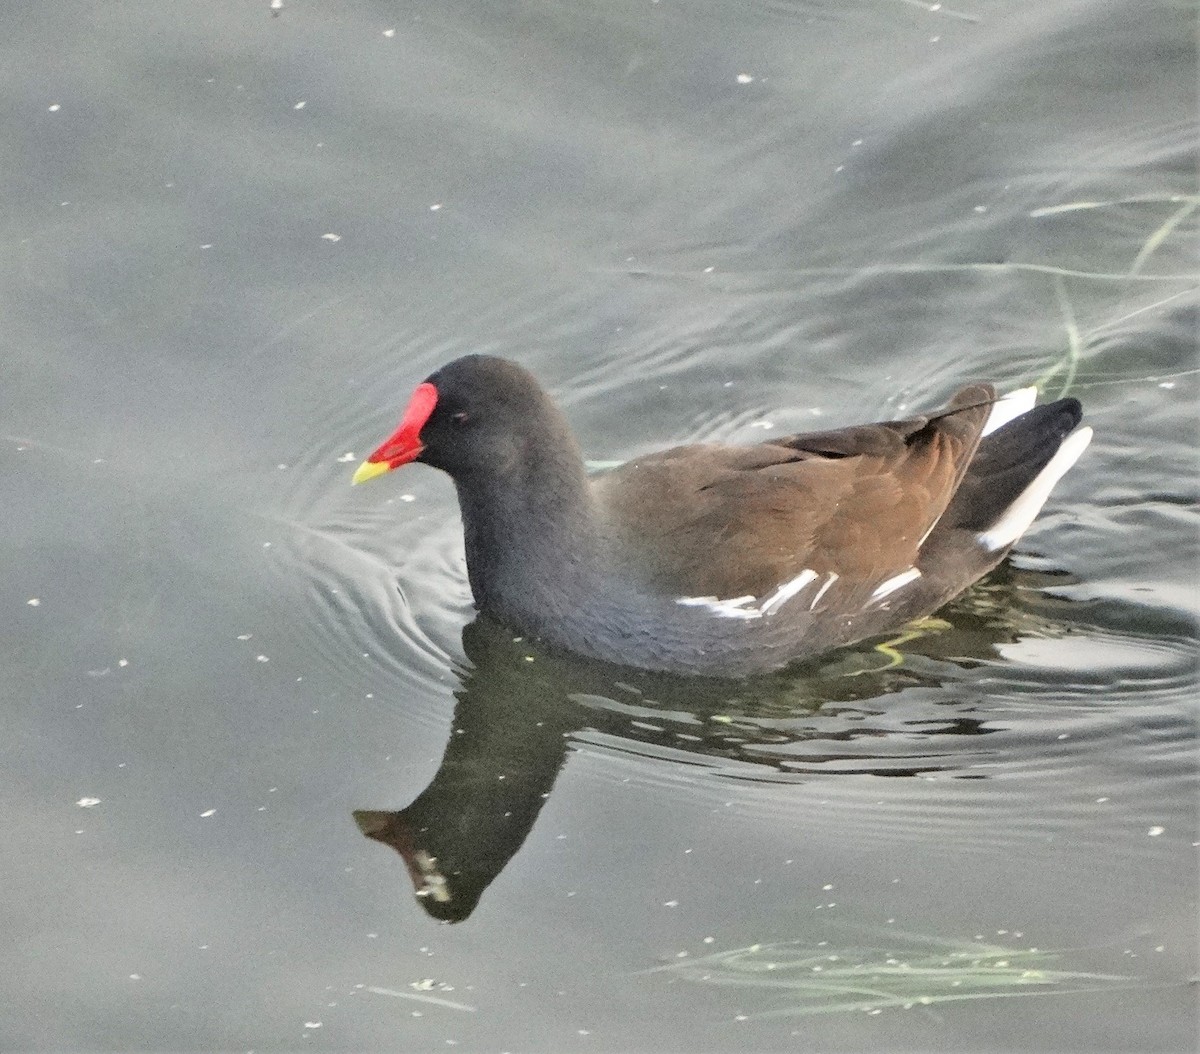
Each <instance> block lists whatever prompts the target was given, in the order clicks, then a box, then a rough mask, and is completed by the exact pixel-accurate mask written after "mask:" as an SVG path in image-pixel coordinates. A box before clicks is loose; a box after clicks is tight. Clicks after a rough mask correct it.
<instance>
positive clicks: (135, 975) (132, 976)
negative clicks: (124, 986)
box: [129, 973, 142, 981]
mask: <svg viewBox="0 0 1200 1054" xmlns="http://www.w3.org/2000/svg"><path fill="white" fill-rule="evenodd" d="M129 979H130V980H131V981H140V980H141V979H142V975H141V974H140V973H131V974H130V975H129Z"/></svg>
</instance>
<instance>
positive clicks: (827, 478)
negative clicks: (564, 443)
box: [596, 385, 995, 598]
mask: <svg viewBox="0 0 1200 1054" xmlns="http://www.w3.org/2000/svg"><path fill="white" fill-rule="evenodd" d="M994 399H995V395H994V392H993V391H992V389H991V387H990V386H986V385H975V386H972V387H971V388H966V389H964V390H963V391H961V392H959V393H958V395H956V396H955V398H954V399H953V400H952V402H951V404H950V406H949V408H948V409H947V410H946V411H944V412H943V413H941V414H938V415H936V416H933V417H929V418H914V419H912V420H909V421H891V422H884V423H881V424H875V425H862V426H859V427H855V428H846V429H840V430H836V431H829V432H809V433H803V434H800V435H794V436H787V437H784V438H781V439H775V440H772V441H770V442H767V443H762V444H759V445H756V446H748V447H727V446H715V445H695V446H686V447H676V448H674V449H671V450H666V451H663V452H661V453H659V454H654V455H651V456H648V457H644V458H638V459H636V460H634V461H631V462H629V463H628V464H626V465H623V466H621V468H619V469H616V470H614V471H613V472H611V473H608V474H607V475H606V476H603V477H601V478H600V479H599V480H598V481H597V483H596V490H597V494H598V496H599V498H600V500H601V502H602V504H603V506H604V508H605V509H606V512H607V514H608V517H609V520H610V523H611V525H612V529H613V531H614V533H615V534H616V535H617V536H618V538H619V539H620V542H621V551H622V552H623V553H624V554H627V556H628V558H629V559H630V560H631V561H634V562H635V563H636V564H637V566H633V567H630V568H629V569H628V570H629V571H630V572H631V573H633V574H634V575H635V576H636V577H637V578H639V579H641V580H643V581H644V582H646V583H648V584H649V585H650V586H652V587H653V588H654V589H655V590H656V591H659V592H662V593H665V594H668V595H673V596H716V597H723V598H724V597H738V596H746V595H749V596H756V597H761V596H763V595H765V594H767V593H769V592H771V591H772V590H774V589H775V588H776V587H778V586H779V585H780V584H781V583H783V582H786V581H789V580H790V579H793V578H795V577H796V576H797V575H799V574H800V573H801V572H802V571H804V570H805V569H811V570H813V571H816V572H818V573H828V572H830V571H834V572H837V575H838V578H839V591H840V592H843V593H845V592H846V591H847V590H849V591H850V592H851V593H852V592H854V591H855V590H854V587H855V583H861V584H862V585H863V587H866V586H868V585H869V586H870V587H871V588H874V587H875V586H877V585H878V584H879V583H880V582H881V581H883V580H885V579H887V578H888V577H889V575H893V574H897V573H899V572H902V571H904V570H906V569H907V568H910V567H912V566H913V564H914V563H915V561H916V558H917V550H918V548H919V546H920V544H921V542H922V541H923V540H924V538H925V536H926V535H927V534H928V532H929V531H930V530H931V529H932V527H933V526H934V524H935V523H936V522H937V520H938V517H940V516H941V514H942V512H943V511H944V510H945V508H946V505H947V504H948V503H949V501H950V499H951V497H952V496H953V494H954V491H955V489H956V488H957V486H958V484H959V482H960V480H961V479H962V477H963V473H964V472H965V471H966V468H967V465H968V464H969V463H970V460H971V457H972V456H973V454H974V452H975V448H976V446H977V444H978V442H979V435H980V432H981V430H982V428H983V425H984V422H985V421H986V420H987V416H988V413H989V411H990V408H991V404H992V402H993V401H994Z"/></svg>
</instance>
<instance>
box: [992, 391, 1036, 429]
mask: <svg viewBox="0 0 1200 1054" xmlns="http://www.w3.org/2000/svg"><path fill="white" fill-rule="evenodd" d="M1036 402H1037V389H1036V388H1032V387H1030V388H1018V389H1017V390H1016V391H1015V392H1009V393H1008V394H1007V395H1002V396H1000V398H999V399H997V400H996V402H995V404H994V405H993V406H992V412H991V414H990V415H989V416H988V419H987V423H986V424H985V425H984V426H983V432H982V433H981V434H982V435H985V436H987V435H991V434H992V433H993V432H994V431H996V429H997V428H999V427H1000V426H1001V425H1006V424H1008V422H1009V421H1011V420H1013V419H1014V418H1016V417H1020V416H1021V414H1027V413H1029V411H1030V410H1032V409H1033V407H1034V404H1035V403H1036Z"/></svg>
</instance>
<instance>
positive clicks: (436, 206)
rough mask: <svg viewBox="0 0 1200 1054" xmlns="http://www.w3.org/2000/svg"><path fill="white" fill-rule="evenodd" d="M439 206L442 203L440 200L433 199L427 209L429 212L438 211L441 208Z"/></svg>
mask: <svg viewBox="0 0 1200 1054" xmlns="http://www.w3.org/2000/svg"><path fill="white" fill-rule="evenodd" d="M441 207H442V203H441V202H440V201H435V202H434V203H433V204H432V205H430V206H429V211H430V212H439V211H440V210H441Z"/></svg>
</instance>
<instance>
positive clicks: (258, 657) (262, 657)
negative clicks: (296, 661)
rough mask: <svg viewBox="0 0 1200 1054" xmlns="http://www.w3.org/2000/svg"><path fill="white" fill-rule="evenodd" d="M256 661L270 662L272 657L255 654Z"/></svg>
mask: <svg viewBox="0 0 1200 1054" xmlns="http://www.w3.org/2000/svg"><path fill="white" fill-rule="evenodd" d="M254 661H255V662H270V661H271V658H270V656H268V655H255V656H254Z"/></svg>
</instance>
